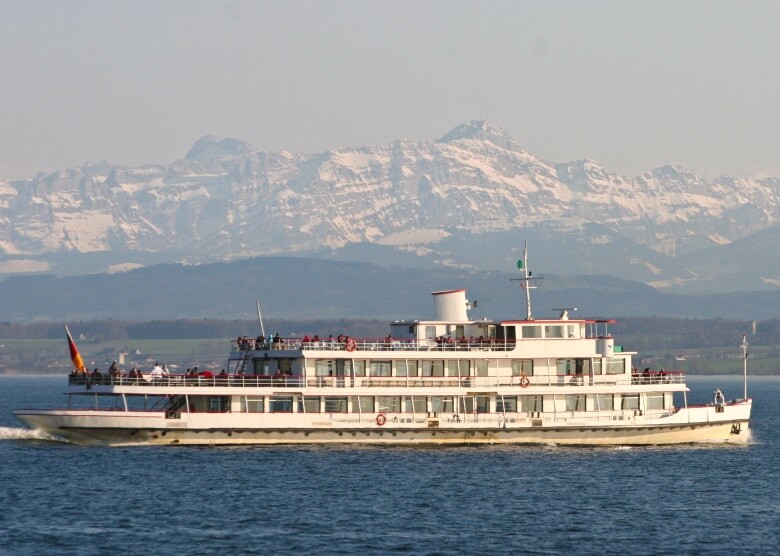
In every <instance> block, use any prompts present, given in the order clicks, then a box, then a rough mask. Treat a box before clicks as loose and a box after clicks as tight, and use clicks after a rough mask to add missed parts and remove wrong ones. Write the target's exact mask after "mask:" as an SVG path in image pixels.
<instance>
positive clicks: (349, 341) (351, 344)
mask: <svg viewBox="0 0 780 556" xmlns="http://www.w3.org/2000/svg"><path fill="white" fill-rule="evenodd" d="M356 349H357V343H355V340H353V339H352V338H347V351H355V350H356Z"/></svg>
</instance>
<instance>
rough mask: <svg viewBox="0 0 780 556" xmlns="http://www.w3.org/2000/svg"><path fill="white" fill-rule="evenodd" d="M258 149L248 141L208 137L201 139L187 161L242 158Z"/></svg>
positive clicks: (190, 151) (189, 153) (193, 146)
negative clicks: (231, 157) (243, 155)
mask: <svg viewBox="0 0 780 556" xmlns="http://www.w3.org/2000/svg"><path fill="white" fill-rule="evenodd" d="M256 150H257V149H256V148H255V147H254V146H253V145H252V144H250V143H247V142H246V141H240V140H239V139H231V138H230V137H217V136H215V135H206V136H204V137H201V138H200V139H198V140H197V141H195V144H194V145H192V148H191V149H190V150H189V152H188V153H187V156H186V157H185V158H186V159H187V160H212V159H214V158H221V157H224V156H240V155H242V154H249V153H251V152H254V151H256Z"/></svg>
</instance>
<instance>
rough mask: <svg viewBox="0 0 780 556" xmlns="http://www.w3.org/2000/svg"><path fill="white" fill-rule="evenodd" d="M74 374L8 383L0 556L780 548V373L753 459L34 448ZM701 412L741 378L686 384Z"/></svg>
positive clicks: (760, 420)
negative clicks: (34, 422) (29, 415)
mask: <svg viewBox="0 0 780 556" xmlns="http://www.w3.org/2000/svg"><path fill="white" fill-rule="evenodd" d="M65 382H66V377H64V376H60V377H0V508H2V512H1V513H0V553H4V554H14V555H15V554H35V555H38V554H106V553H109V552H116V551H122V552H127V553H131V554H147V553H148V554H151V553H164V554H187V555H189V556H191V555H198V554H213V553H216V552H219V553H224V554H239V553H241V554H255V553H256V554H260V553H264V554H277V553H300V554H367V553H373V554H389V553H412V554H464V553H465V554H490V553H502V554H504V553H514V554H519V553H530V554H564V553H565V554H569V553H574V552H579V553H583V554H593V553H599V554H670V553H685V554H708V553H725V554H730V553H737V554H748V553H750V554H754V553H776V552H777V550H778V547H780V476H778V475H779V473H778V467H779V464H778V462H779V461H780V433H779V432H778V425H780V377H757V378H753V379H751V380H750V383H749V394H750V396H751V397H752V398H753V399H754V406H753V411H754V413H753V422H752V429H753V434H752V441H751V443H750V444H749V445H747V446H682V447H655V448H561V447H497V446H481V447H466V448H414V449H410V448H395V447H392V448H389V447H386V448H377V447H363V448H361V447H314V446H313V447H241V448H188V447H149V448H146V447H135V448H96V447H80V446H75V445H69V444H63V443H57V442H51V441H47V440H43V439H40V438H36V435H35V434H34V433H33V432H32V431H27V430H25V429H23V428H22V426H21V425H20V424H19V423H17V422H16V421H15V420H14V418H13V416H12V415H11V411H12V410H13V409H14V408H20V407H55V406H62V405H63V403H64V396H62V395H60V393H61V392H62V391H63V390H64V385H65ZM689 386H690V387H691V389H692V390H693V392H692V393H691V394H690V395H689V403H705V402H707V401H709V400H710V399H711V396H712V391H713V390H714V389H715V388H716V387H720V388H722V389H723V390H724V393H725V394H726V396H727V398H728V399H731V398H735V397H741V395H742V379H741V377H718V378H714V377H691V378H690V379H689Z"/></svg>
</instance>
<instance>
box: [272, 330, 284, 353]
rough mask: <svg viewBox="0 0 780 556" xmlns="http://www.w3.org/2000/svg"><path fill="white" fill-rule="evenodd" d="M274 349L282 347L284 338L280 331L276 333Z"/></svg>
mask: <svg viewBox="0 0 780 556" xmlns="http://www.w3.org/2000/svg"><path fill="white" fill-rule="evenodd" d="M273 349H282V338H281V337H280V336H279V333H278V332H277V333H276V334H274V341H273Z"/></svg>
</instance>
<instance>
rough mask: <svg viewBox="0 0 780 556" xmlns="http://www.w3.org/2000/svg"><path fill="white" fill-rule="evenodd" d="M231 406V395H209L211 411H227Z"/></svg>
mask: <svg viewBox="0 0 780 556" xmlns="http://www.w3.org/2000/svg"><path fill="white" fill-rule="evenodd" d="M229 407H230V397H229V396H210V397H209V411H212V412H215V413H225V412H226V411H227V410H228V408H229Z"/></svg>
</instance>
